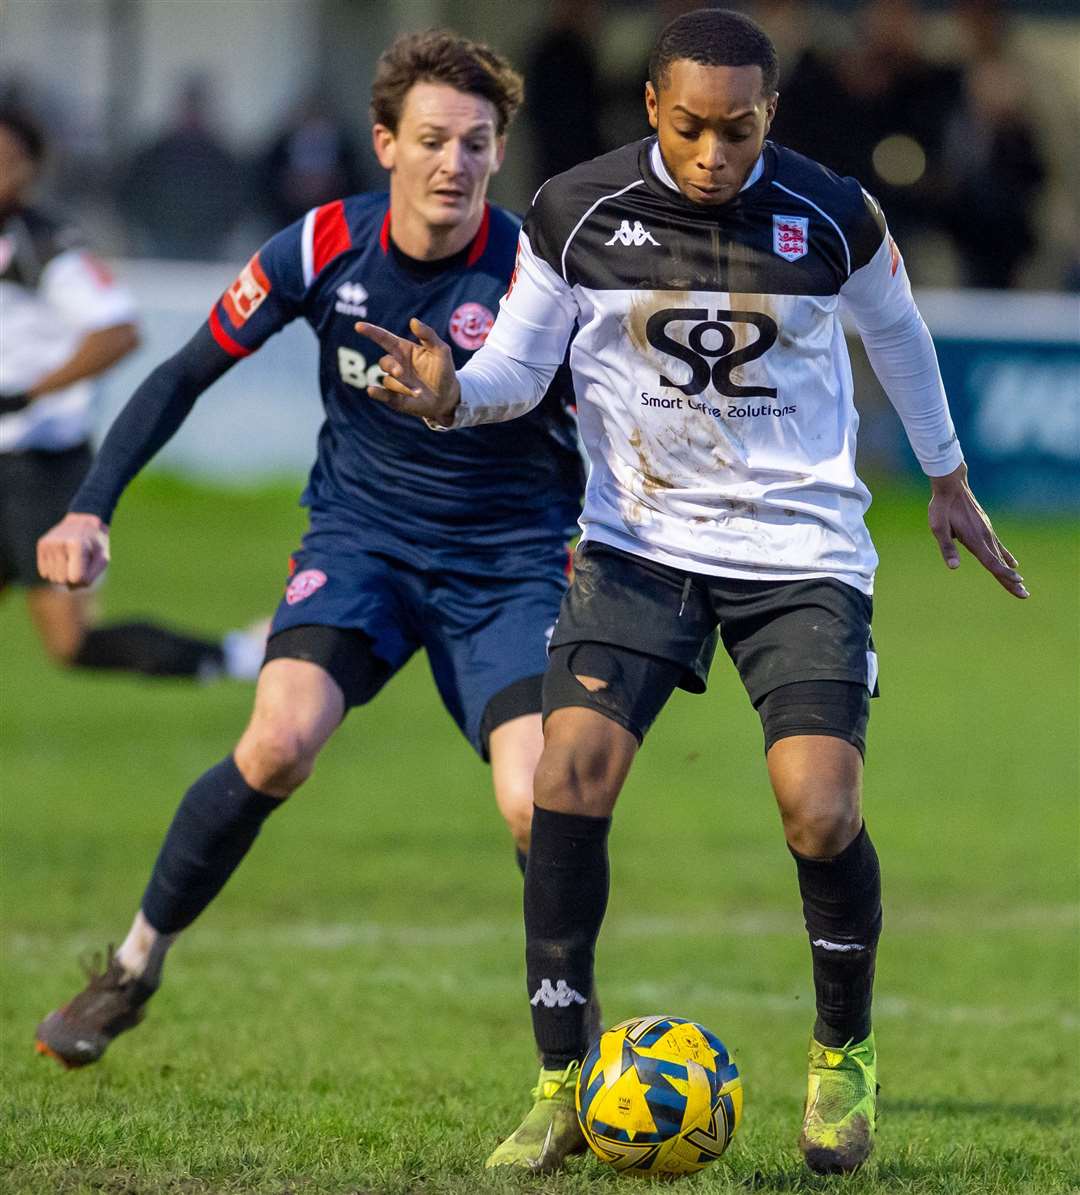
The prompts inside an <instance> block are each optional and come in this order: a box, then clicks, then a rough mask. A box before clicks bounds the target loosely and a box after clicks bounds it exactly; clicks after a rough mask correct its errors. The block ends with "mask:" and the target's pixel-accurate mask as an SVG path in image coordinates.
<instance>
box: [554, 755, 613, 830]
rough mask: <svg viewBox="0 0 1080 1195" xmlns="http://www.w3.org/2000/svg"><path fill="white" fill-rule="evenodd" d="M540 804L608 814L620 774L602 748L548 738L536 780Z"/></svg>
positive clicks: (563, 810)
mask: <svg viewBox="0 0 1080 1195" xmlns="http://www.w3.org/2000/svg"><path fill="white" fill-rule="evenodd" d="M533 790H534V793H535V797H536V802H537V804H538V805H542V806H543V807H544V808H545V809H554V810H557V811H558V812H560V813H576V814H581V815H583V816H585V817H608V816H610V814H611V811H612V809H613V808H614V807H615V801H616V799H617V798H618V795H619V778H618V777H617V776H615V775H614V774H613V771H612V768H611V767H610V764H609V761H608V760H607V759H606V758H605V755H604V753H603V752H601V751H594V750H590V749H588V748H584V749H583V748H582V747H580V746H576V745H574V744H571V743H560V742H549V743H548V744H547V746H545V748H544V754H543V755H542V756H541V757H540V763H539V764H538V765H537V768H536V776H535V778H534V780H533Z"/></svg>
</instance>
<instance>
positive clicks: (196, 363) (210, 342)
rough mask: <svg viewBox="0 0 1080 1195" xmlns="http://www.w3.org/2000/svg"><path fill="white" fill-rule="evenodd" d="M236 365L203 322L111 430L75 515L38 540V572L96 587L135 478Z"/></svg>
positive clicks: (84, 485) (74, 507)
mask: <svg viewBox="0 0 1080 1195" xmlns="http://www.w3.org/2000/svg"><path fill="white" fill-rule="evenodd" d="M234 363H235V358H234V357H232V356H230V355H229V354H228V353H226V352H224V351H223V350H222V349H221V348H220V347H219V346H218V345H217V343H216V342H215V341H214V339H213V337H212V335H211V334H210V332H209V331H208V330H207V328H206V327H205V326H204V327H202V328H200V329H199V331H198V332H196V333H195V335H194V336H193V337H192V338H191V340H190V341H188V343H187V344H186V345H185V346H184V347H183V348H182V349H181V350H180V351H179V352H178V353H176V354H175V355H174V356H173V357H170V358H169V360H168V361H166V362H164V363H163V364H161V365H159V366H158V367H157V369H155V370H154V371H153V372H152V373H151V374H150V375H149V376H148V377H147V378H146V379H145V380H144V381H143V382H142V384H141V385H140V386H139V387H138V389H137V390H136V391H135V393H134V394H133V395H132V396H131V398H130V399H129V400H128V403H127V406H125V407H124V409H123V410H122V411H121V412H120V414H119V415H118V416H117V417H116V420H115V421H114V422H113V425H112V427H110V428H109V434H108V435H107V436H106V437H105V442H104V443H103V444H102V446H101V449H100V450H99V452H98V454H97V457H96V459H95V460H94V463H93V465H92V466H91V468H90V472H89V473H88V474H87V475H86V478H85V479H84V480H83V483H82V485H81V486H80V487H79V490H78V493H76V495H75V497H74V498H73V499H72V501H71V509H70V513H69V514H68V515H67V516H66V517H65V518H63V519H61V521H60V522H59V523H58V524H57V525H56V526H55V527H53V528H52V530H51V531H48V532H46V533H45V535H43V536H42V537H41V539H40V540H39V541H38V552H37V558H38V571H39V572H40V573H41V575H42V577H44V578H45V580H46V581H52V582H54V583H55V584H60V585H72V586H80V585H89V584H91V583H92V582H93V581H94V580H95V579H96V578H97V577H99V576H100V575H101V573H102V572H103V571H104V570H105V566H106V565H107V564H108V562H109V526H108V525H109V522H110V521H111V519H112V514H113V510H114V509H115V507H116V503H117V501H118V500H119V498H120V495H121V494H122V493H123V492H124V489H125V487H126V486H127V484H128V482H129V481H131V479H132V478H133V477H134V476H135V475H136V474H137V473H138V472H139V470H140V469H141V468H142V467H143V466H144V465H145V464H146V463H147V462H148V461H149V460H150V459H151V458H152V457H153V456H154V454H155V453H156V452H157V451H158V450H159V449H160V448H161V447H162V446H163V445H164V444H165V443H167V441H168V440H169V439H170V438H171V436H172V435H173V433H174V432H175V431H176V430H177V429H178V428H179V427H180V425H181V424H182V423H183V422H184V420H185V419H186V418H187V415H188V413H189V412H190V411H191V408H192V407H193V406H194V405H195V400H196V399H197V398H198V397H199V395H200V394H202V392H203V391H204V390H206V389H207V387H208V386H210V385H212V384H213V383H214V382H215V381H217V379H218V378H219V377H221V375H222V374H223V373H225V371H226V370H227V369H229V368H230V366H232V365H233V364H234Z"/></svg>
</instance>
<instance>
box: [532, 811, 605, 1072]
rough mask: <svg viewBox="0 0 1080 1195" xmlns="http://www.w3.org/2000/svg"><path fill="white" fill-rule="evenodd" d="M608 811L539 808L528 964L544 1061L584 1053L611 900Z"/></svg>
mask: <svg viewBox="0 0 1080 1195" xmlns="http://www.w3.org/2000/svg"><path fill="white" fill-rule="evenodd" d="M610 828H611V818H609V817H582V816H578V815H576V814H570V813H555V812H553V811H552V810H550V809H541V808H539V807H537V808H536V809H534V810H533V824H532V842H531V843H530V845H529V860H528V866H527V868H526V870H525V967H526V972H527V975H528V988H529V999H530V1002H531V1004H532V1020H533V1032H534V1034H535V1035H536V1044H537V1047H538V1048H539V1050H540V1055H541V1058H542V1059H543V1065H544V1066H545V1067H547V1068H548V1069H559V1070H561V1069H562V1068H564V1067H565V1066H566V1065H567V1064H568V1063H570V1062H572V1061H573V1060H574V1059H575V1058H581V1057H582V1056H583V1055H584V1053H585V1049H586V1047H587V1045H588V1042H587V1041H586V1040H585V1005H586V1003H587V997H588V995H589V993H590V992H591V991H592V987H593V950H594V948H595V946H596V939H597V936H598V935H599V933H600V925H601V923H602V922H603V920H604V912H605V910H606V909H607V900H608V859H607V837H608V830H609V829H610Z"/></svg>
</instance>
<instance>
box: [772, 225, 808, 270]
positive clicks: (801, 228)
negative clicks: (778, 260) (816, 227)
mask: <svg viewBox="0 0 1080 1195" xmlns="http://www.w3.org/2000/svg"><path fill="white" fill-rule="evenodd" d="M809 240H810V217H809V216H773V218H772V247H773V252H774V253H775V254H776V255H777V257H782V258H784V260H785V261H798V260H799V258H800V257H805V256H806V253H807V250H808V249H809V247H810V246H809Z"/></svg>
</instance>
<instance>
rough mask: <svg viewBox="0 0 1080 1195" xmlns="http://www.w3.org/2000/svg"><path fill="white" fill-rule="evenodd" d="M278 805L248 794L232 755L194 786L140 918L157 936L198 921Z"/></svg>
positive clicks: (176, 820) (165, 847)
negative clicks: (144, 920)
mask: <svg viewBox="0 0 1080 1195" xmlns="http://www.w3.org/2000/svg"><path fill="white" fill-rule="evenodd" d="M281 804H282V802H281V801H280V800H278V799H277V798H276V797H268V796H267V795H266V794H265V793H261V792H258V791H257V790H256V789H254V788H252V787H251V786H250V785H249V784H248V783H247V781H246V780H245V779H244V777H243V776H242V775H241V774H240V769H239V768H237V766H236V763H235V762H234V760H233V757H232V756H231V755H230V756H228V758H226V759H223V760H222V761H221V763H219V764H216V765H215V766H214V767H212V768H211V769H210V770H209V771H208V772H205V773H204V774H203V775H202V776H200V777H199V779H198V780H196V781H195V783H194V784H193V785H192V786H191V787H190V788H189V789H188V790H187V792H186V793H185V794H184V799H183V800H182V801H181V802H180V807H179V808H178V809H177V811H176V813H175V815H174V816H173V820H172V825H170V826H169V831H168V833H167V834H166V835H165V841H164V842H163V843H162V845H161V851H160V853H159V854H158V857H157V862H156V863H155V864H154V870H153V872H152V873H151V875H150V882H149V883H148V884H147V886H146V892H145V893H144V894H143V900H142V911H143V914H144V915H145V917H146V920H147V921H149V922H150V924H151V925H152V926H153V927H154V929H156V930H157V931H158V933H161V934H174V933H176V932H177V931H178V930H182V929H184V928H185V927H187V926H189V925H190V924H191V923H192V922H193V921H194V920H195V918H196V917H198V915H199V914H200V913H201V912H202V911H203V909H205V908H206V906H207V905H208V904H209V903H210V902H211V901H212V900H213V899H214V897H215V896H217V894H218V893H219V892H220V891H221V889H222V888H224V886H225V882H226V880H228V878H229V876H231V875H232V873H233V871H234V870H235V868H236V865H237V864H238V863H239V862H240V860H241V859H242V858H243V857H244V855H246V854H247V852H248V849H249V847H250V846H251V844H252V843H253V842H254V841H255V839H256V837H257V836H258V833H259V830H260V829H261V828H262V824H263V822H264V821H265V820H266V818H267V817H268V816H269V815H270V814H271V813H273V811H274V810H275V809H277V808H278V807H279V806H280V805H281Z"/></svg>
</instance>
